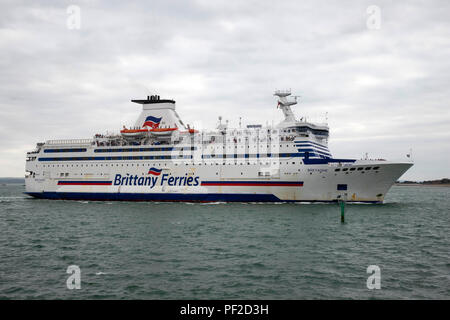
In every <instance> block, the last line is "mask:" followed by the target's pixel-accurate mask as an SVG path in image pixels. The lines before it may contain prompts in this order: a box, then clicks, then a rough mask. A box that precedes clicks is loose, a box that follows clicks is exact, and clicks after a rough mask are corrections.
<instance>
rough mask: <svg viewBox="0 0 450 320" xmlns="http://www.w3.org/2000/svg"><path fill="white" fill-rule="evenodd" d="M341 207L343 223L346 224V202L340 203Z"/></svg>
mask: <svg viewBox="0 0 450 320" xmlns="http://www.w3.org/2000/svg"><path fill="white" fill-rule="evenodd" d="M339 205H340V206H341V222H342V223H344V222H345V201H343V200H341V201H339Z"/></svg>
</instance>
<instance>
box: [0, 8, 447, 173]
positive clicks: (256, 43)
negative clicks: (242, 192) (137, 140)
mask: <svg viewBox="0 0 450 320" xmlns="http://www.w3.org/2000/svg"><path fill="white" fill-rule="evenodd" d="M69 5H77V6H79V7H80V9H81V28H80V29H79V30H69V29H68V27H67V19H68V17H69V14H68V13H67V7H68V6H69ZM370 5H376V6H378V7H379V8H380V10H381V24H380V29H376V30H370V29H369V28H368V27H367V25H366V22H367V19H368V18H369V16H370V15H369V14H367V12H366V10H367V8H368V7H369V6H370ZM449 18H450V2H449V1H317V0H315V1H260V0H258V1H230V0H227V1H210V0H199V1H184V0H183V1H67V2H66V1H58V2H57V1H4V0H2V1H1V2H0V70H1V72H0V119H1V120H0V134H1V136H2V139H0V149H1V150H2V151H1V157H0V164H1V166H0V176H23V175H24V165H25V152H26V151H28V150H31V149H33V148H34V146H35V144H36V142H40V141H45V140H48V139H59V138H89V137H92V136H93V135H94V134H95V133H104V132H106V131H107V130H109V131H116V132H118V131H119V129H120V128H121V127H122V125H124V124H125V125H131V124H133V123H134V120H135V118H136V117H137V115H138V114H139V112H140V106H139V105H136V104H133V103H131V102H130V99H135V98H142V97H145V96H147V95H149V94H153V93H156V94H159V95H160V96H161V97H164V98H173V99H175V100H176V101H177V111H178V113H179V114H180V116H181V117H182V118H183V119H184V120H185V122H187V123H195V124H197V126H200V124H201V125H202V126H204V127H208V128H213V127H214V126H215V125H216V123H217V117H218V116H219V115H222V116H223V117H224V118H226V119H229V120H230V123H231V124H232V125H234V126H237V125H238V121H239V117H240V116H241V117H242V119H243V122H244V123H262V124H265V123H266V121H269V123H271V122H272V120H273V121H275V122H277V121H279V120H281V119H282V115H281V112H280V111H279V110H277V109H276V100H275V99H274V97H273V96H272V94H273V91H274V90H275V89H284V88H292V91H293V93H295V94H299V95H301V96H302V98H301V103H300V104H298V105H297V106H294V107H293V109H294V112H295V113H296V114H297V116H299V117H301V116H305V115H306V116H307V117H308V118H309V119H311V120H316V121H319V122H321V121H323V119H324V115H325V112H328V123H329V126H330V131H331V137H330V142H329V145H330V150H331V151H332V153H333V155H335V156H336V157H355V158H361V157H362V156H363V155H364V153H365V152H368V154H369V157H371V158H385V159H389V160H405V159H406V158H405V155H406V153H408V152H409V149H410V148H412V150H413V158H414V161H415V166H414V167H413V168H412V169H411V170H410V171H408V172H407V174H405V175H404V176H403V179H414V180H423V179H434V178H443V177H450V161H449V155H450V152H449V151H450V130H449V123H450V108H449V102H450V86H449V85H450V59H449V57H450V19H449Z"/></svg>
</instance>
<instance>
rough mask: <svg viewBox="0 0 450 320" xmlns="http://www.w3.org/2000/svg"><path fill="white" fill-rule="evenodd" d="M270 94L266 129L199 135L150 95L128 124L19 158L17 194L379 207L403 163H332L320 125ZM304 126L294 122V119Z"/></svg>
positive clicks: (282, 96)
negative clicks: (272, 110)
mask: <svg viewBox="0 0 450 320" xmlns="http://www.w3.org/2000/svg"><path fill="white" fill-rule="evenodd" d="M290 95H291V93H290V91H276V92H275V96H277V97H278V106H277V107H279V108H280V109H281V111H282V112H283V114H284V120H283V121H282V122H281V123H279V124H278V125H277V126H275V127H271V126H266V127H263V126H262V125H248V126H246V127H245V128H239V129H237V128H233V129H231V128H228V125H227V123H225V124H224V123H222V119H221V118H219V119H220V122H219V125H218V126H217V128H216V130H212V131H201V132H198V131H197V130H194V129H193V128H190V127H189V126H188V125H186V124H184V123H183V121H182V120H181V118H180V117H179V115H178V114H177V112H176V111H175V101H173V100H163V99H160V97H159V96H151V97H150V96H149V97H147V99H145V100H132V101H133V102H135V103H138V104H141V105H142V112H141V114H140V115H139V117H138V119H137V121H136V124H135V127H134V128H125V127H124V128H123V130H121V132H120V134H117V135H98V134H97V135H95V136H94V138H93V139H82V140H80V139H78V140H50V141H47V142H45V143H38V144H37V147H36V150H34V151H31V152H28V153H27V160H26V172H27V174H26V179H25V185H26V192H27V193H28V194H29V195H31V196H34V197H37V198H48V199H76V200H80V199H87V200H124V201H201V202H212V201H242V202H289V201H298V202H301V201H305V202H312V201H319V202H326V201H337V200H340V199H342V200H346V201H355V202H374V203H378V202H383V199H384V197H385V195H386V193H387V192H388V190H389V188H390V187H391V186H392V185H393V184H394V182H395V181H396V180H397V179H398V178H399V177H400V176H401V175H402V174H403V173H404V172H405V171H406V170H408V169H409V168H410V167H411V166H412V163H411V162H404V163H393V162H389V161H385V160H353V159H335V158H333V157H332V155H331V152H330V151H329V149H328V136H329V129H328V126H327V125H326V124H321V125H318V124H313V123H309V122H306V121H299V120H298V119H296V117H295V115H294V113H293V112H292V110H291V106H292V105H294V104H296V103H297V98H296V97H291V96H290ZM302 120H303V119H302Z"/></svg>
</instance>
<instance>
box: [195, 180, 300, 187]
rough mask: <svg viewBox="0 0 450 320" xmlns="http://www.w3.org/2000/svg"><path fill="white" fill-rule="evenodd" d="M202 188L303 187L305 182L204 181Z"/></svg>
mask: <svg viewBox="0 0 450 320" xmlns="http://www.w3.org/2000/svg"><path fill="white" fill-rule="evenodd" d="M202 186H252V187H303V181H298V182H295V181H203V182H202Z"/></svg>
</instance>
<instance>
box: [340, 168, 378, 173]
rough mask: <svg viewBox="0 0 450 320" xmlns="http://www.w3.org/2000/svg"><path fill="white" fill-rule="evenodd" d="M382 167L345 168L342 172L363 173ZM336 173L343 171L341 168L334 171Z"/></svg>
mask: <svg viewBox="0 0 450 320" xmlns="http://www.w3.org/2000/svg"><path fill="white" fill-rule="evenodd" d="M378 169H380V167H373V168H372V167H351V168H343V169H342V171H362V170H366V171H368V170H378ZM334 171H336V172H338V171H341V169H340V168H337V169H334Z"/></svg>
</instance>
